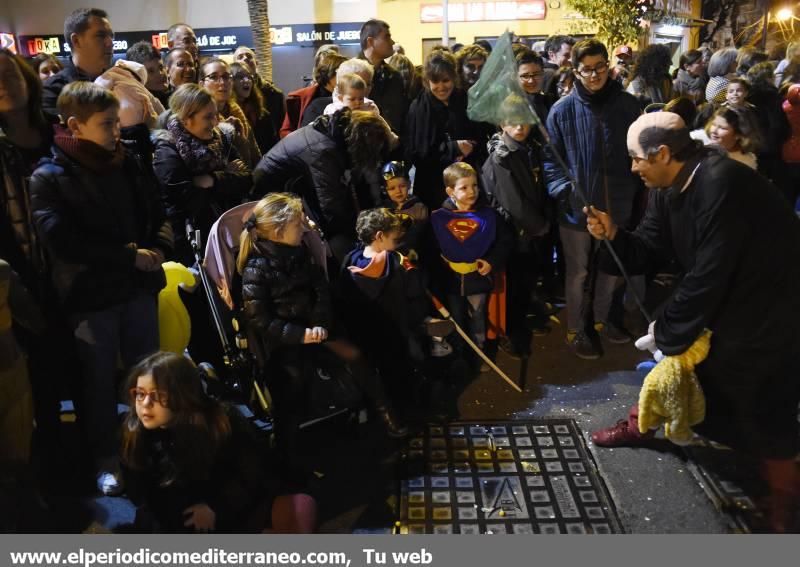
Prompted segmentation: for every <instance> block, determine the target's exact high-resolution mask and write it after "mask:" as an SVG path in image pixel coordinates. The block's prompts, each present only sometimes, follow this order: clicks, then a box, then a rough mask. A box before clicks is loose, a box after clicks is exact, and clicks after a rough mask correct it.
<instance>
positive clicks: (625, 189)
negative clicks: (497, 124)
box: [544, 81, 640, 229]
mask: <svg viewBox="0 0 800 567" xmlns="http://www.w3.org/2000/svg"><path fill="white" fill-rule="evenodd" d="M605 88H608V89H610V92H607V93H605V94H606V96H607V98H606V99H605V101H604V102H602V103H600V104H597V103H593V102H592V101H591V100H589V99H590V98H591V97H588V96H586V95H585V94H582V93H581V92H580V90H579V88H578V87H576V88H575V89H573V91H572V92H571V93H570V94H569V96H566V97H564V98H562V99H561V100H559V101H558V102H557V103H556V104H555V105H554V106H553V108H552V109H551V110H550V115H549V116H548V118H547V131H548V132H549V134H550V137H551V139H552V142H553V148H550V147H548V148H545V152H544V175H545V183H546V185H547V191H548V193H549V194H550V196H551V197H553V198H554V199H556V201H557V204H558V222H559V224H561V225H565V226H572V227H575V228H580V229H583V228H584V226H585V224H586V216H585V215H584V214H583V206H584V203H583V201H582V199H581V198H580V197H579V196H578V194H577V192H576V191H575V190H574V188H573V187H572V184H571V183H570V181H569V178H568V177H567V175H566V174H565V173H564V171H563V170H562V169H561V166H560V165H559V164H558V162H557V161H556V160H555V158H554V156H553V154H552V151H553V149H554V150H555V151H556V152H558V153H559V155H560V156H561V157H562V158H563V159H564V161H565V162H566V163H567V166H568V167H569V170H570V173H571V175H572V176H573V177H574V178H575V179H576V180H577V182H578V184H579V185H580V188H581V190H582V191H583V193H584V195H585V196H586V198H587V199H588V201H589V203H591V204H593V205H594V206H596V207H597V208H599V209H601V210H604V211H606V212H608V213H609V214H611V216H612V217H613V219H614V221H615V222H616V223H617V224H618V225H620V226H625V225H627V224H628V221H629V220H630V218H631V210H632V208H633V199H634V196H635V194H636V191H637V190H638V189H639V187H640V182H639V180H638V179H637V178H636V177H635V176H634V175H633V174H632V173H631V160H630V158H629V157H628V152H627V135H628V128H629V127H630V125H631V124H632V123H633V122H634V121H635V120H636V119H637V118H638V117H639V114H640V110H639V102H638V101H637V100H636V98H635V97H634V96H633V95H630V94H628V93H626V92H623V91H622V87H621V86H620V84H619V83H617V82H616V81H610V82H609V83H608V85H607V87H605Z"/></svg>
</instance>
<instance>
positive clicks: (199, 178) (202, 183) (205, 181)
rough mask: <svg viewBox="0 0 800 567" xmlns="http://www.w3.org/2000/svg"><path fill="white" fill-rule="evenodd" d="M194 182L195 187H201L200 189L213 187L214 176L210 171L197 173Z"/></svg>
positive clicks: (193, 178)
mask: <svg viewBox="0 0 800 567" xmlns="http://www.w3.org/2000/svg"><path fill="white" fill-rule="evenodd" d="M192 183H193V184H194V186H195V187H199V188H200V189H211V188H212V187H213V186H214V178H213V177H211V176H210V175H209V174H208V173H205V174H203V175H195V176H194V177H192Z"/></svg>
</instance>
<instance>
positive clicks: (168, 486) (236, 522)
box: [122, 352, 316, 533]
mask: <svg viewBox="0 0 800 567" xmlns="http://www.w3.org/2000/svg"><path fill="white" fill-rule="evenodd" d="M127 386H128V389H129V390H128V391H129V392H130V410H129V412H128V415H127V417H126V418H125V424H124V428H123V441H122V465H123V474H124V478H125V486H126V487H127V491H128V496H129V498H130V499H131V500H132V501H133V503H134V504H135V505H136V507H137V511H136V522H135V527H136V529H137V530H142V531H145V532H167V533H179V532H212V531H216V532H233V533H252V532H262V531H265V532H279V533H311V532H312V531H313V530H314V525H315V519H316V504H315V502H314V499H313V498H311V497H310V496H307V495H305V494H280V491H279V482H278V481H277V480H276V477H275V476H274V475H273V474H271V472H272V471H270V469H269V468H268V466H267V463H266V462H265V459H264V455H265V448H264V447H263V446H262V444H261V443H260V442H259V439H258V438H257V437H256V436H255V432H254V431H252V430H250V429H249V428H248V424H247V422H245V421H244V419H243V418H242V417H241V416H240V415H239V414H238V413H236V411H235V410H233V409H231V408H228V407H226V406H225V405H223V404H221V403H220V402H219V401H217V400H216V399H214V398H211V397H209V396H208V395H206V393H205V391H204V390H203V384H202V380H201V375H200V372H199V370H198V369H197V367H196V366H195V365H194V364H193V363H192V362H191V361H190V360H189V359H188V358H185V357H183V356H180V355H178V354H175V353H170V352H158V353H155V354H153V355H150V356H149V357H147V358H145V359H144V360H143V361H142V362H140V363H139V364H138V365H137V366H136V367H134V368H133V370H132V371H131V373H130V377H129V378H128V383H127Z"/></svg>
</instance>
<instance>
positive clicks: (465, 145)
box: [458, 140, 475, 157]
mask: <svg viewBox="0 0 800 567" xmlns="http://www.w3.org/2000/svg"><path fill="white" fill-rule="evenodd" d="M474 149H475V144H474V143H473V142H471V141H470V140H459V141H458V150H459V151H460V152H461V155H462V156H464V157H467V156H468V155H469V154H471V153H472V150H474Z"/></svg>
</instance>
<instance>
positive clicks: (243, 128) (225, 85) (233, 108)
mask: <svg viewBox="0 0 800 567" xmlns="http://www.w3.org/2000/svg"><path fill="white" fill-rule="evenodd" d="M200 86H203V87H205V88H206V89H208V92H210V93H211V96H213V97H214V101H215V102H216V103H217V112H219V121H220V122H227V123H228V124H232V125H233V126H234V128H235V129H236V136H234V139H233V143H234V145H235V146H236V149H237V150H238V151H239V156H240V157H241V158H242V161H244V163H246V164H247V167H249V168H250V169H251V170H252V169H253V168H254V167H255V166H256V165H258V160H260V159H261V150H260V149H259V148H258V142H256V136H255V132H254V131H253V128H252V127H251V126H250V122H249V121H248V120H247V116H246V115H245V113H244V110H242V107H241V106H239V104H238V103H237V102H236V98H235V97H234V94H233V74H232V72H231V68H230V67H229V66H228V64H227V63H226V62H225V61H223V60H222V59H217V58H216V57H215V58H213V59H209V60H208V61H206V62H205V63H204V64H203V66H202V68H201V69H200Z"/></svg>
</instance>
